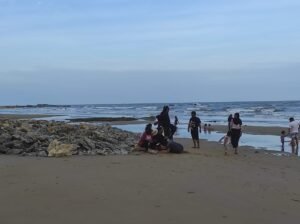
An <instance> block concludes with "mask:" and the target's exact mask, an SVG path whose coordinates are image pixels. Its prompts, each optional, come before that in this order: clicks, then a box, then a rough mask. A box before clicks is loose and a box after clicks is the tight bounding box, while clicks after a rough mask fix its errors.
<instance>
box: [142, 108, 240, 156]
mask: <svg viewBox="0 0 300 224" xmlns="http://www.w3.org/2000/svg"><path fill="white" fill-rule="evenodd" d="M169 111H170V108H169V107H168V106H164V107H163V110H162V112H161V113H160V114H159V115H157V116H156V121H155V122H154V125H157V129H156V130H155V131H153V129H152V126H153V125H152V124H147V125H146V127H145V131H144V133H143V134H142V136H141V138H140V140H139V142H138V146H139V147H141V148H143V149H144V150H145V151H148V152H152V151H153V150H158V151H161V150H168V147H169V145H170V142H173V135H174V134H175V132H176V130H177V125H178V123H179V121H178V118H177V117H176V116H175V121H174V123H173V124H172V123H171V120H170V116H169ZM241 128H242V120H241V119H240V115H239V113H236V114H234V116H232V115H230V116H229V118H228V132H227V134H226V135H225V136H224V138H223V139H222V140H224V146H225V155H227V145H228V144H229V143H230V142H231V144H232V147H233V149H234V153H235V154H238V144H239V139H240V137H241V135H242V131H241ZM203 129H204V131H209V132H210V131H212V126H211V125H210V124H209V125H207V124H204V126H203ZM188 132H190V133H191V137H192V140H193V144H194V146H193V148H200V139H199V133H201V132H202V125H201V119H200V118H199V117H197V114H196V111H192V112H191V118H190V120H189V123H188Z"/></svg>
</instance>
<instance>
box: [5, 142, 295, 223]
mask: <svg viewBox="0 0 300 224" xmlns="http://www.w3.org/2000/svg"><path fill="white" fill-rule="evenodd" d="M178 141H180V142H181V143H183V144H184V145H185V146H186V148H187V149H188V151H189V153H185V154H181V155H172V154H159V155H150V154H141V153H136V154H132V155H129V156H108V157H101V156H97V157H70V158H61V159H50V158H29V157H26V158H25V157H15V156H0V179H1V182H0V202H1V203H0V223H1V224H17V223H20V224H48V223H49V224H50V223H51V224H53V223H55V224H63V223H64V224H66V223H78V224H79V223H80V224H82V223H88V224H90V223H91V224H92V223H97V224H99V223H105V224H109V223H123V224H127V223H128V224H135V223H137V224H147V223H151V224H152V223H157V224H158V223H162V224H168V223H172V224H173V223H189V224H193V223H195V224H196V223H197V224H198V223H205V224H210V223H216V224H219V223H222V224H223V223H230V224H248V223H249V224H256V223H257V224H276V223H280V224H282V223H288V224H298V223H299V222H300V175H299V170H300V160H299V158H297V157H294V156H281V157H278V156H274V155H272V154H270V153H269V154H267V153H265V152H264V151H260V153H255V151H254V150H252V149H250V148H241V150H240V154H239V155H237V156H236V155H233V153H232V152H230V155H229V156H226V157H225V156H224V155H223V148H222V146H221V145H219V144H217V143H212V142H204V141H203V142H201V143H202V145H201V149H200V150H192V149H191V140H187V139H180V140H178Z"/></svg>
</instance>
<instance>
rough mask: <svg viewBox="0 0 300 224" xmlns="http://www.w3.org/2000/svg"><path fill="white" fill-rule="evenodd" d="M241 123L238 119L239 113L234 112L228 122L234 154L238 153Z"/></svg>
mask: <svg viewBox="0 0 300 224" xmlns="http://www.w3.org/2000/svg"><path fill="white" fill-rule="evenodd" d="M242 124H243V122H242V120H241V119H240V114H239V113H235V114H234V117H233V119H232V120H231V123H230V130H231V145H232V147H233V149H234V154H238V146H239V140H240V137H241V135H242Z"/></svg>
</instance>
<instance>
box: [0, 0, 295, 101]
mask: <svg viewBox="0 0 300 224" xmlns="http://www.w3.org/2000/svg"><path fill="white" fill-rule="evenodd" d="M299 12H300V1H299V0H251V1H246V0H245V1H244V0H210V1H205V0H185V1H182V0H143V1H142V0H26V1H25V0H0V104H1V105H8V104H36V103H50V104H80V103H133V102H188V101H193V102H194V101H245V100H300V28H299V27H300V15H299Z"/></svg>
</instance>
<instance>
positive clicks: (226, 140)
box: [219, 131, 231, 156]
mask: <svg viewBox="0 0 300 224" xmlns="http://www.w3.org/2000/svg"><path fill="white" fill-rule="evenodd" d="M222 141H223V145H224V150H225V152H224V154H225V156H227V155H228V153H227V149H228V148H227V145H229V144H230V142H231V131H228V132H227V133H226V135H224V136H223V137H222V138H221V139H220V140H219V142H220V143H222Z"/></svg>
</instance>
